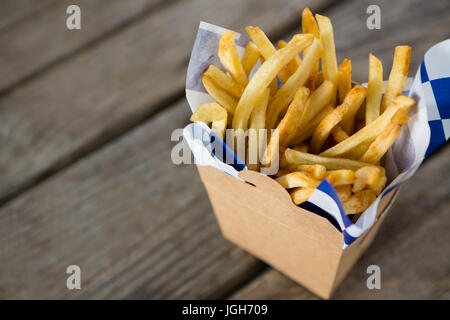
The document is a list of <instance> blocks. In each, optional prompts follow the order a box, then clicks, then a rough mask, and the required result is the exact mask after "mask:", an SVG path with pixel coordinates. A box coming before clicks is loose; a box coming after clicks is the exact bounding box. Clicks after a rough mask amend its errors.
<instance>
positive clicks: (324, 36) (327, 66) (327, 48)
mask: <svg viewBox="0 0 450 320" xmlns="http://www.w3.org/2000/svg"><path fill="white" fill-rule="evenodd" d="M316 20H317V25H318V26H319V31H320V40H321V41H322V46H323V54H322V72H323V78H324V79H325V80H329V81H331V83H333V86H334V91H333V96H332V99H331V101H332V104H335V103H336V92H337V82H338V66H337V60H336V49H335V45H334V34H333V26H332V25H331V21H330V19H329V18H328V17H325V16H321V15H320V14H316Z"/></svg>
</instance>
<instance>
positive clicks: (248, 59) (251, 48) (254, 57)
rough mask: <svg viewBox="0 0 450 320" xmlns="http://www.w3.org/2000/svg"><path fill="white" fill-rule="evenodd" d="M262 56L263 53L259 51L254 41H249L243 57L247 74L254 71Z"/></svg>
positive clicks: (242, 62)
mask: <svg viewBox="0 0 450 320" xmlns="http://www.w3.org/2000/svg"><path fill="white" fill-rule="evenodd" d="M260 56H261V54H260V53H259V50H258V48H257V47H256V46H255V44H254V43H253V42H251V41H249V42H248V43H247V46H246V47H245V51H244V54H243V56H242V59H241V64H242V67H243V68H244V71H245V74H246V75H247V76H248V75H249V74H250V71H252V69H253V67H254V66H255V64H256V62H257V61H258V59H259V57H260Z"/></svg>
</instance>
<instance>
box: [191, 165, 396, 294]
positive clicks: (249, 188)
mask: <svg viewBox="0 0 450 320" xmlns="http://www.w3.org/2000/svg"><path fill="white" fill-rule="evenodd" d="M198 170H199V173H200V177H201V179H202V181H203V183H204V184H205V187H206V190H207V192H208V195H209V198H210V201H211V204H212V207H213V209H214V212H215V215H216V218H217V221H218V223H219V226H220V229H221V231H222V234H223V236H224V237H225V238H226V239H228V240H229V241H231V242H233V243H235V244H236V245H238V246H240V247H241V248H243V249H244V250H246V251H248V252H250V253H252V254H253V255H255V256H257V257H258V258H260V259H261V260H263V261H265V262H266V263H267V264H269V265H271V266H272V267H274V268H275V269H277V270H279V271H280V272H282V273H283V274H285V275H286V276H288V277H289V278H291V279H293V280H294V281H296V282H298V283H300V284H301V285H303V286H304V287H306V288H308V289H309V290H311V291H312V292H314V293H315V294H317V295H318V296H320V297H322V298H324V299H328V298H330V296H331V295H332V293H333V291H334V290H335V289H336V288H337V287H338V286H339V284H340V283H341V282H342V280H343V279H344V278H345V276H346V275H347V274H348V272H349V271H350V270H351V268H352V267H353V265H354V264H355V263H356V261H357V260H358V258H359V257H360V256H361V255H362V254H363V252H364V251H365V250H366V249H367V247H368V246H369V245H370V244H371V243H372V241H373V239H374V237H375V235H376V234H377V232H378V230H379V228H380V225H381V223H382V222H383V220H384V218H385V217H386V213H387V212H388V210H389V208H390V205H391V204H392V202H393V200H394V199H395V196H396V194H397V192H398V189H395V190H394V191H392V192H390V193H389V194H388V195H387V196H385V197H384V198H383V199H382V202H381V204H380V206H379V209H378V212H377V221H376V222H375V223H374V225H373V226H372V227H371V228H370V229H369V230H367V231H366V232H365V234H363V235H361V236H360V237H359V238H358V239H357V240H356V241H355V242H353V243H352V244H351V245H350V246H349V247H347V248H346V249H345V250H343V249H342V245H343V235H342V233H341V232H340V231H339V230H338V229H336V227H335V226H333V224H332V223H331V222H330V221H328V220H327V219H326V218H323V217H321V216H319V215H317V214H315V213H313V212H310V211H307V210H304V209H302V208H300V207H298V206H296V205H295V204H294V203H293V202H292V200H291V198H290V196H289V193H288V192H287V191H286V190H285V189H284V188H283V187H281V186H280V185H279V184H278V183H277V182H276V181H275V180H273V179H271V178H270V177H267V176H265V175H263V174H261V173H259V172H255V171H250V170H245V171H241V172H240V173H239V177H240V178H242V179H243V180H245V181H246V182H242V181H239V180H238V179H236V178H234V177H232V176H230V175H228V174H226V173H223V172H222V171H220V170H217V169H215V168H212V167H208V166H198Z"/></svg>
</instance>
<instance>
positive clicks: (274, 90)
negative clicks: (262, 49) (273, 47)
mask: <svg viewBox="0 0 450 320" xmlns="http://www.w3.org/2000/svg"><path fill="white" fill-rule="evenodd" d="M260 60H261V64H263V63H264V62H265V61H266V60H265V59H264V57H263V56H261V57H260ZM269 89H270V96H274V95H275V94H276V93H277V91H278V81H277V78H275V79H273V80H272V81H271V82H270V84H269Z"/></svg>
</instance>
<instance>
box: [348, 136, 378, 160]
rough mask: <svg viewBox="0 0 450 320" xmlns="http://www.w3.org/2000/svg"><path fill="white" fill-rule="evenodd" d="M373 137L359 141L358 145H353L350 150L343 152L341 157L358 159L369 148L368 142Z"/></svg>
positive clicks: (369, 142)
mask: <svg viewBox="0 0 450 320" xmlns="http://www.w3.org/2000/svg"><path fill="white" fill-rule="evenodd" d="M373 140H375V139H369V140H366V141H364V142H363V143H361V144H360V145H358V146H356V147H354V148H353V149H351V150H350V151H348V152H346V153H344V154H343V155H342V157H343V158H347V159H352V160H359V159H361V157H362V155H363V154H364V153H365V152H366V151H367V149H369V146H370V144H371V143H372V142H373Z"/></svg>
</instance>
